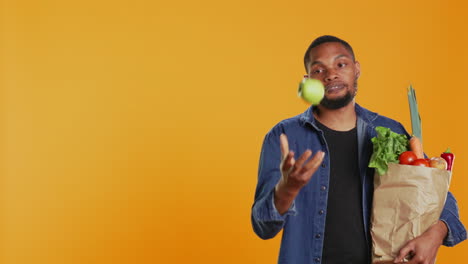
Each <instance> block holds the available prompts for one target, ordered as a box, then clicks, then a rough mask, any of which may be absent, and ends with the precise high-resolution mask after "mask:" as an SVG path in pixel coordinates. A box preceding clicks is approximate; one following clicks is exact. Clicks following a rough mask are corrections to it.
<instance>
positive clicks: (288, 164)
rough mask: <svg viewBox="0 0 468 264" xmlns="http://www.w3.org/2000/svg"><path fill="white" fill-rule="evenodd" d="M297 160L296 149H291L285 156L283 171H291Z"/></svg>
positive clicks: (282, 165)
mask: <svg viewBox="0 0 468 264" xmlns="http://www.w3.org/2000/svg"><path fill="white" fill-rule="evenodd" d="M295 162H296V160H295V159H294V151H290V152H289V153H287V155H286V156H285V157H284V160H283V162H282V164H281V169H282V170H283V171H289V170H290V169H291V168H292V167H293V166H294V163H295Z"/></svg>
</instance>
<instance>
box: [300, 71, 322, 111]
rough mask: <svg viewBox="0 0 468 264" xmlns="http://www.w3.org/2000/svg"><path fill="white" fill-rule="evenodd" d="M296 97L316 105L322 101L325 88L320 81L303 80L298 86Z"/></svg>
mask: <svg viewBox="0 0 468 264" xmlns="http://www.w3.org/2000/svg"><path fill="white" fill-rule="evenodd" d="M298 95H299V97H301V98H302V99H304V101H306V102H308V103H310V104H314V105H317V104H319V103H320V101H322V99H323V96H324V95H325V88H324V87H323V84H322V82H321V81H319V80H317V79H310V78H305V79H304V80H302V82H301V83H300V84H299V91H298Z"/></svg>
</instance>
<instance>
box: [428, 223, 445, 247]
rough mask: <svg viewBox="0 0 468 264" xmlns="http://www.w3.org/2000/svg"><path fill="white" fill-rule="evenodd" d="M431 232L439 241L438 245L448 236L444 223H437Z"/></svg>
mask: <svg viewBox="0 0 468 264" xmlns="http://www.w3.org/2000/svg"><path fill="white" fill-rule="evenodd" d="M431 231H433V232H435V235H437V237H438V238H439V239H440V243H441V244H442V242H443V241H444V239H445V238H446V237H447V234H448V227H447V225H446V224H445V222H444V221H441V220H439V221H437V223H436V224H435V225H434V226H433V227H432V228H431Z"/></svg>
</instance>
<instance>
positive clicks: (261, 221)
mask: <svg viewBox="0 0 468 264" xmlns="http://www.w3.org/2000/svg"><path fill="white" fill-rule="evenodd" d="M278 130H279V129H276V131H278ZM276 131H275V128H273V129H272V130H271V131H270V132H269V133H268V134H267V135H266V136H265V139H264V141H263V145H262V151H261V155H260V164H259V169H258V183H257V188H256V191H255V201H254V204H253V206H252V213H251V220H252V226H253V229H254V232H255V233H256V234H257V235H258V236H259V237H260V238H262V239H269V238H273V237H275V236H276V234H278V232H279V231H281V229H282V228H283V227H284V225H285V222H286V221H287V218H288V217H289V216H290V215H296V213H297V212H296V206H295V202H293V203H292V205H291V206H290V208H289V209H288V211H286V213H284V214H282V215H281V214H280V213H279V212H278V210H277V209H276V206H275V202H274V190H275V186H276V184H277V183H278V181H279V180H280V178H281V171H280V163H281V150H280V143H279V137H280V135H281V132H279V131H278V132H276Z"/></svg>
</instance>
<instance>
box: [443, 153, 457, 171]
mask: <svg viewBox="0 0 468 264" xmlns="http://www.w3.org/2000/svg"><path fill="white" fill-rule="evenodd" d="M440 157H442V158H443V159H444V160H445V161H447V170H448V171H452V167H453V162H454V160H455V155H453V153H452V152H450V148H448V149H447V150H446V151H445V152H444V153H442V154H440Z"/></svg>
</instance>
